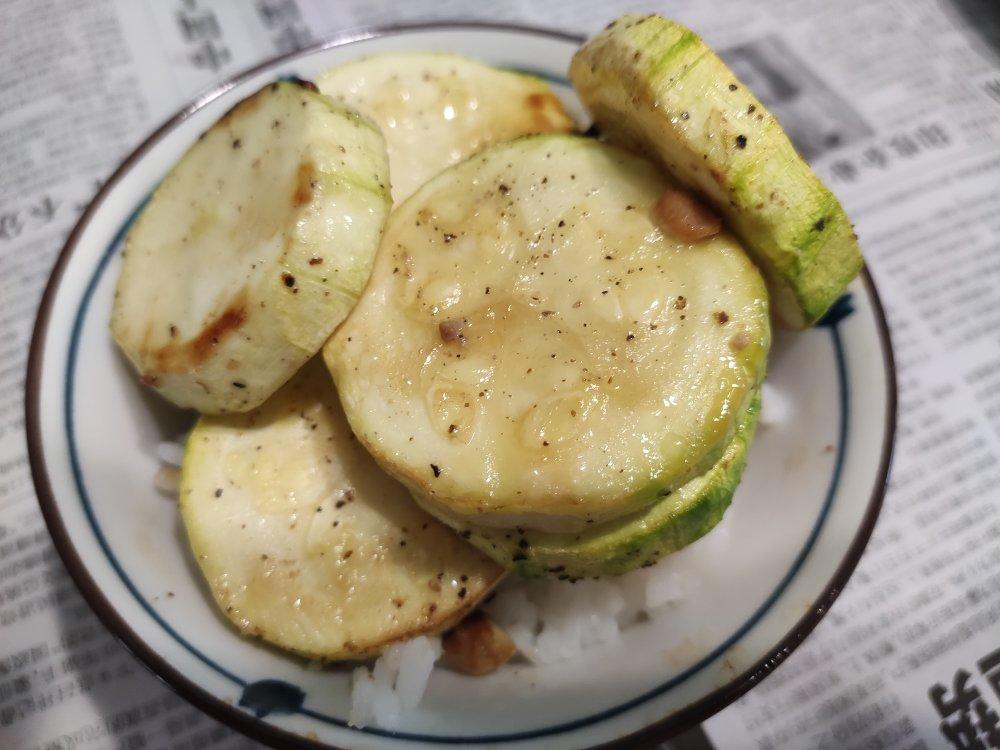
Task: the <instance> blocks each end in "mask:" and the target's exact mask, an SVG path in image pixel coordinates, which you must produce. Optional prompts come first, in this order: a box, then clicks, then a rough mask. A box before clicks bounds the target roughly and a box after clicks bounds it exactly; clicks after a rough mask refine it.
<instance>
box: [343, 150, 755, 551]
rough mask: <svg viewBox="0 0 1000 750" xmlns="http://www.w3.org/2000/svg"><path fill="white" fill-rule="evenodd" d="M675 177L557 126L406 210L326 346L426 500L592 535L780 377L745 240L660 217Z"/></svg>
mask: <svg viewBox="0 0 1000 750" xmlns="http://www.w3.org/2000/svg"><path fill="white" fill-rule="evenodd" d="M674 190H676V185H675V183H674V182H673V181H672V180H670V178H669V177H667V176H665V175H663V174H662V173H661V172H660V171H659V170H658V169H657V168H656V167H655V165H653V164H652V163H651V162H648V161H646V160H645V159H642V158H640V157H637V156H634V155H632V154H630V153H628V152H626V151H624V150H622V149H620V148H617V147H614V146H610V145H606V144H602V143H599V142H597V141H595V140H593V139H590V138H582V137H579V136H569V135H542V136H528V137H525V138H521V139H518V140H516V141H512V142H510V143H506V144H502V145H499V146H495V147H493V148H492V149H489V150H487V151H485V152H482V153H481V154H479V155H477V156H475V157H473V158H471V159H469V160H467V161H465V162H462V163H461V164H458V165H456V166H454V167H452V168H450V169H448V170H446V171H444V172H443V173H441V174H439V175H438V176H437V177H434V178H433V179H431V180H430V181H429V182H428V183H427V184H426V185H424V186H423V187H422V188H420V190H418V191H417V192H416V193H414V195H413V196H411V197H410V199H409V200H407V201H406V202H405V203H404V204H403V205H402V206H399V207H397V208H396V210H395V211H394V212H393V214H392V216H391V217H390V219H389V221H388V223H387V225H386V230H385V234H384V237H383V241H382V245H381V247H380V250H379V253H378V256H377V258H376V262H375V267H374V269H373V273H372V278H371V280H370V282H369V284H368V287H367V288H366V290H365V293H364V294H363V295H362V297H361V299H360V300H359V302H358V305H357V306H356V307H355V309H354V310H353V312H352V313H351V315H350V316H349V317H348V319H347V320H346V321H345V322H344V324H343V325H342V326H341V327H340V328H338V330H337V332H336V333H335V335H334V336H333V337H332V338H331V340H330V342H329V343H328V344H327V346H326V347H325V348H324V357H325V359H326V361H327V363H328V365H329V366H330V368H331V371H332V372H333V375H334V380H335V381H336V383H337V387H338V390H339V392H340V397H341V401H342V402H343V404H344V409H345V412H346V414H347V418H348V420H349V421H350V423H351V427H352V429H353V430H354V432H355V434H357V436H358V439H359V440H360V441H361V442H362V443H363V444H364V445H365V446H366V447H367V448H368V449H369V451H371V453H372V454H373V455H374V456H375V458H376V460H377V461H379V463H380V464H381V465H382V466H383V468H385V469H386V470H387V471H388V472H389V473H390V474H392V475H393V476H395V477H396V478H397V479H399V480H400V481H402V482H403V483H404V484H406V485H407V486H408V487H409V488H410V489H411V490H412V491H413V493H414V495H415V496H416V498H417V499H418V501H419V502H420V503H421V504H422V505H423V506H424V507H425V508H427V509H429V510H430V511H431V512H433V513H435V514H436V515H438V516H439V517H441V518H442V519H444V520H445V521H446V522H448V523H450V524H453V525H456V526H458V525H459V524H460V523H468V524H473V525H477V526H485V527H495V528H504V529H507V530H509V531H511V532H512V533H513V532H514V530H515V529H518V528H525V529H536V530H542V531H552V532H573V533H579V532H580V531H581V530H583V529H585V528H587V527H588V526H589V525H590V524H601V523H605V522H608V521H611V520H613V519H615V518H619V517H621V516H623V515H625V514H628V513H634V512H638V511H641V510H643V509H645V508H648V507H649V506H651V505H653V504H655V503H658V502H661V501H663V500H664V499H666V498H669V496H670V495H671V493H674V492H675V491H676V490H678V489H679V488H680V487H682V486H683V485H685V484H686V483H687V482H689V481H691V480H692V479H694V478H695V477H697V476H699V475H700V474H702V473H703V472H705V471H707V470H709V469H710V468H711V467H712V466H713V464H715V463H716V462H717V461H718V460H719V458H720V456H721V455H722V453H723V451H724V450H725V449H726V446H727V445H729V443H730V442H731V440H732V438H733V435H734V434H735V432H736V429H737V426H738V425H739V424H740V422H741V420H742V419H743V415H744V413H745V412H746V410H747V408H748V407H749V405H750V403H751V401H752V399H753V397H754V394H755V392H756V389H757V387H758V385H759V384H760V381H761V379H762V377H763V374H764V366H765V361H766V355H767V351H768V346H769V343H770V324H769V318H768V306H767V291H766V289H765V286H764V282H763V280H762V278H761V276H760V274H759V273H758V271H757V269H756V267H755V266H754V265H753V263H751V262H750V260H749V258H748V257H747V255H746V254H745V253H744V252H743V250H742V248H741V246H740V244H739V242H738V241H737V240H736V239H735V238H734V237H733V236H732V235H730V234H729V233H727V232H721V233H719V234H717V235H715V236H712V237H708V238H706V239H703V240H700V241H697V242H693V243H692V242H690V241H689V240H687V239H681V238H679V237H677V236H675V235H674V234H673V233H672V232H671V231H670V230H669V229H661V228H660V227H659V226H658V225H657V224H656V223H654V211H653V209H654V207H655V206H656V204H657V202H658V201H659V200H660V198H661V196H663V194H664V193H665V192H667V191H674ZM463 528H464V527H463ZM487 552H491V550H490V549H489V548H487Z"/></svg>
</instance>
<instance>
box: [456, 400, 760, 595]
mask: <svg viewBox="0 0 1000 750" xmlns="http://www.w3.org/2000/svg"><path fill="white" fill-rule="evenodd" d="M759 411H760V397H759V396H757V397H755V398H754V400H753V402H752V403H751V404H750V407H749V408H748V409H747V410H746V412H745V414H744V416H743V420H742V422H741V423H740V426H739V428H738V429H737V430H736V435H735V436H734V437H733V439H732V441H731V442H730V443H729V446H728V447H727V448H726V450H725V452H724V453H723V454H722V457H721V458H720V459H719V460H718V462H716V464H715V465H714V466H713V467H712V468H711V469H709V470H708V471H707V472H705V473H704V474H702V475H701V476H699V477H696V478H694V479H692V480H691V481H690V482H688V483H687V484H685V485H683V486H682V487H681V488H680V489H678V490H677V491H675V492H673V493H671V494H670V495H669V496H667V497H665V498H663V499H662V500H660V501H658V502H657V503H655V504H654V505H651V506H650V507H648V508H645V509H644V510H641V511H639V512H637V513H634V514H631V515H629V516H627V517H624V518H619V519H615V520H614V521H609V522H608V523H606V524H601V525H599V526H588V527H587V528H586V529H584V530H583V531H581V532H580V533H578V534H552V533H546V532H542V531H533V530H530V529H524V530H521V531H518V530H514V529H491V528H486V527H483V526H473V525H467V526H464V527H463V526H461V525H460V524H459V525H456V528H459V529H460V530H461V534H462V536H463V537H464V538H466V539H468V540H469V541H470V542H472V543H473V544H475V545H476V546H477V547H479V548H480V549H481V550H483V551H484V552H485V553H487V554H488V555H490V557H492V558H493V559H495V560H496V561H497V562H499V563H500V564H501V565H503V566H504V567H506V568H508V569H509V570H512V571H513V572H515V573H518V574H520V575H522V576H528V577H538V576H543V575H546V574H549V575H554V576H558V577H559V578H562V579H570V580H572V579H576V578H586V577H593V576H605V575H621V574H622V573H627V572H628V571H630V570H635V569H636V568H640V567H646V566H649V565H652V564H654V563H656V562H657V561H658V560H661V559H662V558H663V557H665V556H666V555H668V554H670V553H671V552H676V551H677V550H679V549H681V548H682V547H686V546H687V545H689V544H691V542H693V541H695V540H697V539H699V538H700V537H702V536H704V535H705V534H707V533H708V532H709V531H711V530H712V528H713V527H714V526H715V525H716V524H717V523H718V522H719V521H721V520H722V515H723V514H724V513H725V512H726V508H728V507H729V503H730V501H731V500H732V498H733V493H734V492H735V491H736V487H737V485H738V484H739V482H740V478H741V476H742V475H743V468H744V467H745V465H746V457H747V451H748V450H749V447H750V441H751V440H752V439H753V433H754V429H755V428H756V425H757V415H758V413H759Z"/></svg>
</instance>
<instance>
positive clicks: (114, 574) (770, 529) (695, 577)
mask: <svg viewBox="0 0 1000 750" xmlns="http://www.w3.org/2000/svg"><path fill="white" fill-rule="evenodd" d="M578 43H579V40H577V39H575V38H572V37H569V36H565V35H561V34H556V33H551V32H543V31H539V30H532V29H524V28H513V27H498V26H483V25H475V24H458V25H454V24H451V25H434V26H422V27H410V28H405V29H393V30H386V31H378V32H366V33H364V34H360V35H355V36H352V37H350V38H340V39H335V40H332V41H330V42H328V43H326V44H323V45H321V46H318V47H315V48H312V49H309V50H305V51H302V52H299V53H296V54H294V55H291V56H288V57H283V58H280V59H277V60H274V61H272V62H269V63H266V64H264V65H262V66H259V67H257V68H255V69H253V70H251V71H249V72H247V73H246V74H244V75H242V76H239V77H238V78H236V79H234V80H233V81H231V82H229V83H226V84H223V85H221V86H219V87H218V88H216V89H214V90H212V91H210V92H209V93H207V94H205V95H204V96H202V97H200V98H199V99H198V100H197V101H196V102H195V103H193V104H192V105H190V106H189V107H187V108H186V109H185V110H183V111H182V112H180V113H179V114H178V115H177V116H175V117H174V118H173V119H172V120H170V121H169V122H168V123H166V124H165V125H164V126H163V127H161V128H160V129H159V130H158V131H157V132H156V133H154V134H153V135H152V136H151V137H150V138H149V139H148V140H147V141H146V142H145V143H143V144H142V145H141V146H140V147H139V148H138V149H137V150H136V152H135V153H134V154H132V155H131V156H130V157H129V158H128V159H127V160H126V161H125V163H124V164H123V165H122V167H121V168H120V169H119V170H118V171H117V172H116V173H115V175H114V176H113V177H112V178H111V179H110V180H109V181H108V183H107V185H106V186H105V187H104V189H103V190H101V192H100V193H99V194H98V196H97V197H96V199H95V200H94V202H93V203H92V204H91V206H90V207H89V208H88V210H87V211H86V213H85V214H84V215H83V217H82V218H81V220H80V223H79V224H78V225H77V227H76V228H75V230H74V231H73V233H72V234H71V236H70V238H69V240H68V242H67V243H66V247H65V249H64V250H63V252H62V255H61V256H60V258H59V261H58V263H57V264H56V267H55V271H54V273H53V275H52V279H51V281H50V283H49V286H48V289H47V290H46V292H45V297H44V299H43V302H42V307H41V312H40V314H39V318H38V322H37V325H36V329H35V335H34V340H33V342H32V350H31V358H30V365H29V373H28V399H27V404H28V433H29V442H30V453H31V464H32V470H33V473H34V479H35V485H36V489H37V492H38V497H39V500H40V502H41V505H42V509H43V511H44V513H45V517H46V520H47V521H48V525H49V529H50V530H51V532H52V535H53V537H54V539H55V542H56V546H57V547H58V549H59V552H60V553H61V555H62V557H63V560H64V561H65V563H66V566H67V568H68V569H69V571H70V573H71V574H72V575H73V577H74V579H75V580H76V582H77V584H78V585H79V586H80V588H81V589H82V591H83V593H84V595H85V596H86V597H87V599H88V600H89V602H90V604H91V605H92V606H93V608H94V609H95V610H96V612H97V614H98V615H99V616H100V617H101V618H102V620H103V621H104V622H105V624H106V625H107V626H108V627H109V628H111V630H113V631H114V632H115V633H116V634H117V635H118V636H119V637H120V638H121V639H122V640H123V641H124V642H125V644H126V645H127V646H128V647H129V648H130V649H131V650H132V651H133V652H134V653H135V654H136V655H137V656H138V657H139V658H140V659H142V660H143V661H144V662H145V663H146V664H147V665H148V666H149V667H150V668H151V669H152V670H153V671H154V672H156V673H157V674H159V675H160V676H161V677H162V678H163V679H165V680H166V681H167V682H168V683H170V684H171V685H172V686H173V687H174V688H175V689H176V690H177V691H178V692H179V693H181V694H182V695H184V696H185V697H186V698H188V699H189V700H190V701H191V702H192V703H194V704H196V705H198V706H199V707H201V708H202V709H204V710H205V711H207V712H208V713H209V714H211V715H213V716H214V717H216V718H218V719H220V720H222V721H224V722H226V723H228V724H230V725H232V726H234V727H235V728H237V729H239V730H240V731H242V732H245V733H246V734H248V735H251V736H253V737H254V738H256V739H259V740H262V741H265V742H270V743H272V744H277V745H282V746H289V747H300V746H301V747H313V748H315V747H330V746H339V747H346V746H350V747H352V748H386V747H391V748H401V747H434V746H439V745H445V744H447V745H487V744H489V745H493V746H498V745H502V746H506V745H508V744H510V743H513V742H515V741H516V743H517V747H519V748H535V747H542V746H544V747H556V746H558V747H581V746H592V745H598V744H602V743H619V744H635V743H643V744H645V743H646V742H650V741H652V740H653V739H654V738H655V739H663V738H666V737H668V736H670V735H672V734H674V733H676V732H679V731H681V730H683V729H685V728H687V727H689V726H691V725H692V724H694V723H696V722H698V721H701V720H703V719H705V718H706V717H707V716H709V715H711V714H712V713H714V712H715V711H718V710H719V709H721V708H722V707H724V706H726V705H727V704H728V703H730V702H731V701H733V700H734V699H735V698H737V697H738V696H739V695H741V694H742V693H743V692H745V691H746V690H748V689H749V688H750V687H752V686H753V685H754V684H756V683H757V682H758V681H759V680H760V679H762V678H763V677H764V676H766V675H767V674H768V673H770V672H771V671H772V670H773V669H774V668H775V667H777V666H778V665H779V664H780V663H781V662H782V660H784V658H785V657H786V656H787V655H788V654H789V653H790V652H791V650H792V649H794V648H795V646H796V645H798V643H799V642H801V640H802V639H803V638H805V637H806V635H807V634H808V633H809V632H810V630H811V629H812V628H813V627H814V626H815V625H816V623H817V622H818V621H819V619H820V618H821V617H822V616H823V614H824V613H825V612H826V610H827V609H828V608H829V606H830V604H831V602H832V601H833V600H834V599H835V598H836V596H837V594H838V593H839V591H840V589H841V588H842V587H843V585H844V583H845V581H846V580H847V578H848V576H849V575H850V573H851V571H852V570H853V568H854V566H855V564H856V563H857V560H858V557H859V556H860V554H861V551H862V549H863V548H864V545H865V543H866V541H867V539H868V536H869V534H870V532H871V529H872V526H873V525H874V522H875V518H876V516H877V514H878V510H879V506H880V504H881V499H882V495H883V492H884V487H885V480H886V472H887V468H888V462H889V456H890V452H891V445H892V435H893V424H894V416H895V386H894V377H893V367H892V355H891V349H890V345H889V340H888V334H887V329H886V325H885V319H884V317H883V314H882V309H881V306H880V304H879V301H878V297H877V295H876V292H875V288H874V287H873V285H872V283H871V280H870V278H869V277H868V276H867V275H864V276H863V277H862V278H861V279H860V280H859V281H857V282H855V283H854V284H853V285H852V286H851V289H850V292H849V294H848V295H847V296H846V297H845V298H844V299H842V300H841V301H840V302H839V303H838V305H837V306H836V307H835V309H834V312H833V313H832V314H831V315H830V316H828V319H827V322H826V323H825V324H824V325H821V326H819V327H817V328H815V329H813V330H810V331H808V332H805V333H801V334H794V335H793V334H784V333H778V335H777V337H776V340H775V344H774V349H773V353H772V356H771V363H770V374H769V375H768V383H769V384H770V385H771V386H773V390H774V392H776V393H777V394H778V395H779V396H780V399H775V398H772V403H771V404H769V405H768V406H770V407H771V408H772V411H773V407H774V406H775V404H774V402H775V401H777V400H780V401H781V402H782V408H780V409H779V410H778V411H780V412H781V414H779V415H777V417H778V418H777V420H776V421H775V422H774V423H773V424H770V425H767V424H765V425H764V426H762V427H761V429H760V430H759V431H758V437H757V439H756V441H755V443H754V445H753V449H752V451H751V453H750V462H749V469H748V471H747V473H746V477H745V479H744V480H743V483H742V485H741V487H740V488H739V491H738V493H737V496H736V498H735V500H734V503H733V506H732V508H731V509H730V510H729V512H728V513H727V515H726V517H725V519H724V521H723V523H722V524H721V525H720V527H719V528H718V529H717V530H716V531H714V532H713V533H711V534H709V535H708V536H707V537H705V538H704V539H702V540H701V541H699V542H698V543H696V544H694V545H692V546H691V547H689V548H688V549H686V550H684V551H682V552H681V553H678V554H677V555H675V556H673V557H671V558H669V559H667V560H666V561H664V562H663V563H661V564H662V565H668V566H673V567H674V568H675V569H676V570H677V571H679V572H682V573H684V574H685V575H686V576H687V580H689V581H690V582H692V586H691V588H692V589H694V591H693V592H692V593H691V594H690V595H689V596H687V597H686V598H685V599H684V600H683V601H682V602H681V603H679V604H678V605H676V606H674V607H672V608H671V609H670V611H669V612H668V613H667V614H666V615H665V616H661V617H657V618H654V619H653V620H651V621H649V622H644V623H640V624H637V625H635V626H633V627H631V628H629V629H627V630H625V631H624V633H623V636H622V640H621V642H620V643H619V644H617V645H614V646H609V647H607V648H606V649H595V650H593V651H592V652H590V653H588V654H587V655H586V657H585V658H583V659H581V660H579V661H577V662H572V663H564V664H559V665H550V666H544V667H543V666H530V665H527V664H510V665H507V666H506V667H505V668H503V669H501V670H500V671H499V672H497V673H496V674H493V675H491V676H489V677H481V678H472V677H464V676H461V675H457V674H454V673H451V672H448V671H445V670H437V671H435V673H434V675H433V676H432V679H431V682H430V685H429V688H428V691H427V694H426V696H425V697H424V700H423V702H422V703H421V705H420V706H419V708H418V709H417V710H416V711H415V712H414V713H413V714H412V715H410V716H408V717H406V718H405V720H404V722H403V725H402V726H401V727H400V728H399V729H398V730H396V731H385V730H380V729H377V728H368V729H364V730H355V729H351V728H349V727H348V726H347V723H346V718H347V715H348V710H349V686H350V680H349V673H348V672H347V671H346V670H337V669H332V670H324V671H317V670H311V669H307V668H306V665H305V664H304V663H303V662H301V661H299V660H296V659H294V658H291V657H288V656H285V655H283V654H281V653H279V652H277V651H275V650H272V649H270V648H268V647H266V646H264V645H262V644H260V643H259V642H256V641H251V640H248V639H244V638H242V637H240V636H239V635H238V634H237V633H236V632H235V630H234V629H232V628H231V627H229V625H228V623H227V622H226V621H225V620H224V619H223V618H222V617H220V616H219V615H218V614H217V613H216V610H215V607H214V605H213V602H212V601H211V598H210V596H209V595H208V594H207V592H206V590H205V588H204V586H203V585H202V582H201V577H200V575H199V573H198V571H197V570H196V568H195V566H194V564H193V562H192V560H191V559H190V556H189V553H188V550H187V544H186V540H185V539H184V535H183V531H182V529H181V527H180V521H179V517H178V513H177V510H176V507H175V505H174V503H172V502H171V501H169V500H167V499H165V498H164V497H163V496H162V495H160V494H158V493H157V492H156V491H155V490H154V487H153V477H154V474H155V472H156V470H157V468H158V461H157V458H156V456H155V450H154V449H155V446H156V445H157V443H158V442H160V441H161V440H163V439H170V438H173V437H175V436H177V435H178V434H179V432H180V431H181V430H182V429H183V427H184V426H185V425H186V424H188V423H189V421H190V416H189V415H186V414H184V413H182V412H180V411H178V410H175V409H173V408H172V407H169V406H168V405H166V404H165V403H164V402H161V401H159V400H158V399H156V398H155V397H154V396H152V395H150V394H148V393H147V392H146V391H144V390H143V389H142V388H141V387H140V386H139V385H138V384H137V383H136V379H135V377H134V374H133V372H132V371H131V369H130V368H129V367H128V366H127V365H126V364H125V362H124V360H123V359H122V358H121V357H120V356H119V355H118V353H117V352H116V350H115V349H114V347H113V345H112V342H111V338H110V336H109V334H108V322H109V314H110V309H111V298H112V293H113V287H114V282H115V279H116V277H117V275H118V268H119V263H120V259H119V250H120V243H121V240H122V237H123V235H124V233H125V231H126V229H127V228H128V226H129V223H130V221H131V220H132V218H133V217H134V216H135V215H136V212H137V211H138V210H139V209H140V207H141V206H142V204H143V202H144V200H145V198H146V196H148V195H149V193H150V192H151V191H152V190H153V188H154V187H155V186H156V184H157V183H158V182H159V180H160V179H161V178H162V177H163V176H164V174H165V173H166V172H167V170H168V169H169V167H170V166H171V165H172V164H173V163H174V161H175V160H176V159H177V158H178V157H179V156H180V155H181V154H182V153H183V152H184V150H185V149H186V148H187V147H188V145H189V144H191V143H192V142H193V141H194V140H195V138H196V137H197V136H198V134H199V133H201V132H202V131H203V130H205V129H206V128H207V127H209V125H211V123H212V122H213V121H215V120H216V119H217V118H218V117H219V116H220V115H221V114H222V113H223V112H224V111H225V110H227V109H228V108H229V107H230V106H232V105H233V103H234V102H236V101H238V100H239V99H241V98H243V97H244V96H247V95H248V94H250V93H251V92H252V91H254V90H256V89H257V88H259V87H261V86H263V85H264V84H265V83H267V82H270V81H273V80H274V79H276V78H278V77H282V76H288V75H296V76H300V77H302V78H307V79H308V78H311V77H313V76H315V75H316V74H317V73H319V72H321V71H323V70H325V69H326V68H328V67H330V66H332V65H335V64H337V63H341V62H344V61H346V60H350V59H352V58H355V57H357V56H359V55H364V54H371V53H374V52H384V51H390V50H435V49H440V50H450V51H455V52H460V53H464V54H467V55H471V56H474V57H478V58H480V59H483V60H485V61H487V62H490V63H493V64H495V65H500V66H506V67H511V68H519V69H529V70H531V71H533V72H535V73H537V74H540V75H542V76H544V77H545V78H547V79H548V80H550V81H552V83H553V84H554V86H555V87H556V89H557V92H558V93H559V95H560V96H562V97H563V98H564V100H565V101H566V103H567V104H568V105H569V106H570V108H571V110H572V111H573V112H574V113H576V114H578V115H580V117H581V121H582V119H583V114H582V110H581V108H580V106H579V103H578V102H577V101H576V99H575V97H574V95H573V92H572V89H571V88H570V87H569V86H568V85H567V83H566V81H565V77H564V76H565V71H566V69H567V66H568V63H569V59H570V56H571V55H572V53H573V51H574V50H575V49H576V47H577V45H578ZM765 408H767V406H766V407H765Z"/></svg>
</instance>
